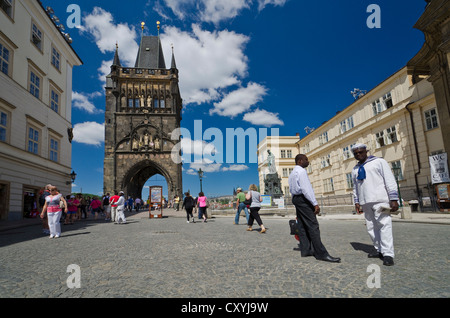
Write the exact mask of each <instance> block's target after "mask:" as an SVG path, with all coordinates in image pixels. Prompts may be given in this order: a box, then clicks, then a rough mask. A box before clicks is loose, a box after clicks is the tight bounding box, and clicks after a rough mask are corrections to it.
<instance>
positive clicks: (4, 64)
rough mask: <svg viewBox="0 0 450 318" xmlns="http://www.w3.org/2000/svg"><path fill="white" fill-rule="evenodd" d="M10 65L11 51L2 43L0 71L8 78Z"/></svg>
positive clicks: (0, 46) (0, 44)
mask: <svg viewBox="0 0 450 318" xmlns="http://www.w3.org/2000/svg"><path fill="white" fill-rule="evenodd" d="M0 1H1V0H0ZM10 63H11V55H10V50H9V49H8V48H7V47H6V46H4V45H3V44H2V43H0V70H1V71H2V72H3V73H5V74H6V75H8V76H9V74H10V67H9V66H10Z"/></svg>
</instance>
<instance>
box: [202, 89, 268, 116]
mask: <svg viewBox="0 0 450 318" xmlns="http://www.w3.org/2000/svg"><path fill="white" fill-rule="evenodd" d="M266 94H267V89H266V88H265V87H264V86H262V85H259V84H257V83H249V84H248V85H247V87H242V88H239V89H237V90H235V91H232V92H231V93H229V94H228V95H226V96H225V97H224V98H223V99H222V101H220V102H219V103H214V108H213V109H211V110H210V114H219V115H221V116H228V117H231V118H233V117H235V116H237V115H239V114H242V113H244V112H246V111H247V110H249V109H250V107H251V106H253V105H255V104H256V103H257V102H260V101H261V100H262V98H263V96H264V95H266Z"/></svg>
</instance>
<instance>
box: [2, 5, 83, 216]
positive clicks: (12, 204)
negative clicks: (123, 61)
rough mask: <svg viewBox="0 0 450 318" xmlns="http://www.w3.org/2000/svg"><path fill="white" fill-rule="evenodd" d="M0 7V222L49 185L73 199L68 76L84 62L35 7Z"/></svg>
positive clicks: (31, 203) (30, 205) (21, 211)
mask: <svg viewBox="0 0 450 318" xmlns="http://www.w3.org/2000/svg"><path fill="white" fill-rule="evenodd" d="M0 2H1V8H0V50H1V52H0V56H1V58H0V116H1V120H0V220H14V219H21V218H23V217H24V216H25V215H26V214H27V213H28V212H29V211H30V210H32V209H34V208H36V207H37V196H38V194H39V190H40V189H41V188H42V187H44V186H45V185H46V184H48V183H51V184H54V185H56V186H57V187H58V188H59V190H60V192H61V193H63V194H69V193H70V192H71V176H70V174H71V172H72V168H71V156H72V146H71V138H72V137H71V129H72V124H71V113H72V107H71V101H72V69H73V67H74V66H78V65H81V64H82V61H81V59H80V58H79V57H78V55H77V54H76V52H75V51H74V50H73V49H72V47H71V46H70V42H71V39H70V38H69V36H68V35H66V34H64V33H63V32H61V28H60V27H59V25H58V24H56V23H55V21H54V20H52V14H51V13H50V12H51V11H50V10H49V9H46V8H44V7H43V6H42V4H41V2H40V1H35V0H0ZM55 20H56V19H55Z"/></svg>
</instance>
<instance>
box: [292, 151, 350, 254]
mask: <svg viewBox="0 0 450 318" xmlns="http://www.w3.org/2000/svg"><path fill="white" fill-rule="evenodd" d="M295 164H296V166H295V168H294V170H293V171H292V172H291V174H290V175H289V191H290V192H291V194H292V203H293V204H294V206H295V209H296V211H297V224H298V228H299V230H300V235H299V236H300V252H301V256H302V257H305V256H312V255H314V256H315V257H316V259H318V260H322V261H327V262H334V263H339V262H340V261H341V259H340V258H339V257H332V256H330V254H328V252H327V250H326V248H325V246H323V244H322V240H321V239H320V231H319V222H317V217H316V214H319V212H320V207H319V205H318V203H317V200H316V198H315V195H314V190H313V188H312V185H311V182H310V181H309V178H308V175H307V173H306V170H305V168H306V167H308V165H309V161H308V157H306V156H305V155H303V154H299V155H297V156H296V157H295Z"/></svg>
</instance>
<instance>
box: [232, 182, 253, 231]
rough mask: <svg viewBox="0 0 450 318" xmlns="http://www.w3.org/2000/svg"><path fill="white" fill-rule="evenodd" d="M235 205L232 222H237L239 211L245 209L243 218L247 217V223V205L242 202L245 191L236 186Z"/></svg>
mask: <svg viewBox="0 0 450 318" xmlns="http://www.w3.org/2000/svg"><path fill="white" fill-rule="evenodd" d="M236 192H237V194H236V198H237V200H236V205H237V211H236V216H235V217H234V224H239V216H240V215H241V211H242V210H244V211H245V218H246V219H247V224H248V217H249V214H248V209H247V205H245V204H244V201H245V193H244V192H242V188H237V189H236Z"/></svg>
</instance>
